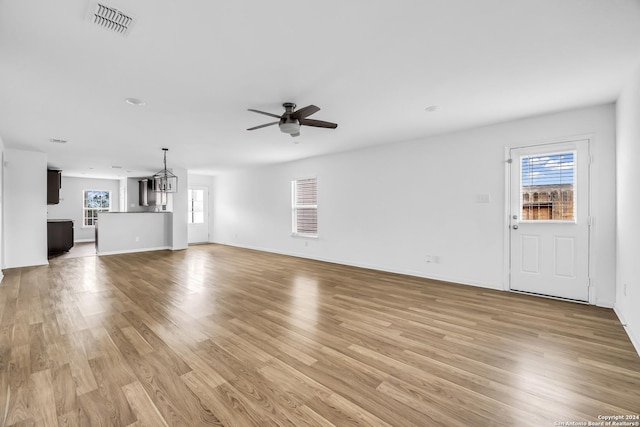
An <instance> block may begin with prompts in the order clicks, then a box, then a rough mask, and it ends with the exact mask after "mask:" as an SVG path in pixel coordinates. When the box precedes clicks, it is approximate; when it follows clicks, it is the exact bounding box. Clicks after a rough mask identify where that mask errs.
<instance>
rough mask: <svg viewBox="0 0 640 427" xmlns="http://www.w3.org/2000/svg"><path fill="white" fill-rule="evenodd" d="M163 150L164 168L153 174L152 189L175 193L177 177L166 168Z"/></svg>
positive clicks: (158, 191)
mask: <svg viewBox="0 0 640 427" xmlns="http://www.w3.org/2000/svg"><path fill="white" fill-rule="evenodd" d="M162 151H164V169H162V170H161V171H160V172H158V173H156V174H155V175H153V191H155V192H157V193H175V192H177V191H178V177H177V176H175V175H174V174H172V173H171V172H169V171H168V170H167V151H169V149H168V148H163V149H162Z"/></svg>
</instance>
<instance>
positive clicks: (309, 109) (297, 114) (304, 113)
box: [289, 105, 320, 119]
mask: <svg viewBox="0 0 640 427" xmlns="http://www.w3.org/2000/svg"><path fill="white" fill-rule="evenodd" d="M318 111H320V108H319V107H316V106H315V105H307V106H306V107H304V108H301V109H299V110H297V111H294V112H293V113H291V115H290V116H289V117H291V118H292V119H304V118H305V117H309V116H310V115H312V114H314V113H317V112H318Z"/></svg>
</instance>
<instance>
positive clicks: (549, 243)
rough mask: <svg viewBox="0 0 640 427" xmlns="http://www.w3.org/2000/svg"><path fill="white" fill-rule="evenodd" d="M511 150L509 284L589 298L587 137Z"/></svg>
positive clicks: (518, 289)
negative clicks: (585, 138)
mask: <svg viewBox="0 0 640 427" xmlns="http://www.w3.org/2000/svg"><path fill="white" fill-rule="evenodd" d="M510 154H511V156H510V158H511V174H510V175H511V183H510V211H511V212H510V215H509V217H510V251H511V253H510V255H511V260H510V267H511V274H510V288H511V289H512V290H517V291H523V292H530V293H534V294H540V295H548V296H554V297H560V298H568V299H573V300H578V301H588V300H589V222H590V218H589V158H590V157H589V141H588V140H581V141H571V142H566V143H558V144H547V145H540V146H535V147H524V148H513V149H511V150H510Z"/></svg>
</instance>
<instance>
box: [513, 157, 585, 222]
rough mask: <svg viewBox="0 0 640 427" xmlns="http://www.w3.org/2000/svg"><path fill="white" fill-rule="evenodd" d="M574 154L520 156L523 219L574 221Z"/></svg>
mask: <svg viewBox="0 0 640 427" xmlns="http://www.w3.org/2000/svg"><path fill="white" fill-rule="evenodd" d="M575 167H576V165H575V153H574V152H571V151H570V152H566V153H554V154H542V155H537V156H525V157H521V171H522V173H521V176H520V206H521V219H522V220H524V221H575V194H576V184H575V181H574V176H575Z"/></svg>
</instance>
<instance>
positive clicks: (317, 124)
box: [299, 119, 338, 129]
mask: <svg viewBox="0 0 640 427" xmlns="http://www.w3.org/2000/svg"><path fill="white" fill-rule="evenodd" d="M299 122H300V124H301V125H305V126H314V127H317V128H329V129H335V128H337V127H338V125H337V124H335V123H331V122H325V121H322V120H312V119H300V120H299Z"/></svg>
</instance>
